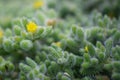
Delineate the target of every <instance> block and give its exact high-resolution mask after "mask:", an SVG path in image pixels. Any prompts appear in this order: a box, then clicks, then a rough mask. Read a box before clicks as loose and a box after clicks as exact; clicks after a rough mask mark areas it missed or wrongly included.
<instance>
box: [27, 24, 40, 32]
mask: <svg viewBox="0 0 120 80" xmlns="http://www.w3.org/2000/svg"><path fill="white" fill-rule="evenodd" d="M26 26H27V31H28V32H32V33H34V32H36V30H37V28H38V26H37V25H36V24H35V23H34V22H29V23H28V24H27V25H26Z"/></svg>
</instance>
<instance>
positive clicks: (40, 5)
mask: <svg viewBox="0 0 120 80" xmlns="http://www.w3.org/2000/svg"><path fill="white" fill-rule="evenodd" d="M43 5H44V2H43V1H36V2H34V4H33V6H34V8H36V9H38V8H40V7H42V6H43Z"/></svg>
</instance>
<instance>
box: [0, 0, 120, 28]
mask: <svg viewBox="0 0 120 80" xmlns="http://www.w3.org/2000/svg"><path fill="white" fill-rule="evenodd" d="M38 1H41V0H0V25H1V26H3V27H8V26H9V27H10V26H11V20H12V19H13V18H15V17H22V16H28V17H29V16H31V15H33V13H34V12H35V11H36V9H34V8H35V7H34V5H35V4H36V2H38ZM42 1H44V3H45V6H46V7H47V8H52V9H54V10H56V12H58V14H59V15H58V16H59V17H60V18H63V19H64V18H66V17H67V16H68V15H69V16H72V17H76V16H79V15H80V14H86V15H89V14H90V13H91V12H93V11H94V10H97V11H99V12H101V13H102V14H103V15H105V14H107V15H108V16H109V17H110V18H114V17H115V18H117V19H119V15H120V0H42Z"/></svg>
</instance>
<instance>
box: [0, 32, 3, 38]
mask: <svg viewBox="0 0 120 80" xmlns="http://www.w3.org/2000/svg"><path fill="white" fill-rule="evenodd" d="M2 37H3V31H2V30H0V38H2Z"/></svg>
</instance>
